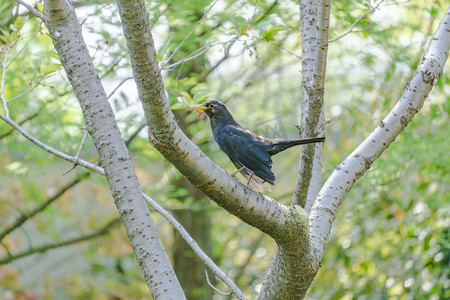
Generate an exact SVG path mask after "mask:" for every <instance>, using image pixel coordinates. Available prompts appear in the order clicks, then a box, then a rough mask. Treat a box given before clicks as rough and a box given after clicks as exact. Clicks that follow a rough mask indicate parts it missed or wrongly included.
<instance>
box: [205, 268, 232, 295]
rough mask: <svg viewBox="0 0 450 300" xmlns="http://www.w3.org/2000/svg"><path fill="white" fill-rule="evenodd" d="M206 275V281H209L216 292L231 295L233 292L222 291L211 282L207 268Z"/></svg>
mask: <svg viewBox="0 0 450 300" xmlns="http://www.w3.org/2000/svg"><path fill="white" fill-rule="evenodd" d="M205 276H206V282H207V283H208V285H209V286H210V287H212V288H213V289H214V290H215V291H216V292H218V293H219V294H222V295H231V292H228V293H225V292H222V291H221V290H219V289H218V288H216V287H215V286H214V285H213V284H212V283H211V281H209V275H208V271H207V270H205Z"/></svg>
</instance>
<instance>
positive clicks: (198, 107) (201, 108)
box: [194, 104, 208, 110]
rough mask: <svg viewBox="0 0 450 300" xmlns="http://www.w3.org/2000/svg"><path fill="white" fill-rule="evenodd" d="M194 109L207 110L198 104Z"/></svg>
mask: <svg viewBox="0 0 450 300" xmlns="http://www.w3.org/2000/svg"><path fill="white" fill-rule="evenodd" d="M194 109H200V110H207V109H208V107H207V106H204V105H201V104H200V105H196V106H194Z"/></svg>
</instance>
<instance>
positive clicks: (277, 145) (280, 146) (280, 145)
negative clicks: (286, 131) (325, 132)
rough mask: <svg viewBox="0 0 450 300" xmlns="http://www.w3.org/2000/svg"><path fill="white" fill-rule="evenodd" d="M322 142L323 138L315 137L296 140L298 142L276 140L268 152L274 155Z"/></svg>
mask: <svg viewBox="0 0 450 300" xmlns="http://www.w3.org/2000/svg"><path fill="white" fill-rule="evenodd" d="M324 141H325V138H324V137H315V138H308V139H298V140H278V141H274V143H273V145H274V147H273V149H272V150H270V151H269V154H270V155H275V154H277V153H278V152H281V151H284V150H286V149H288V148H291V147H293V146H297V145H304V144H311V143H321V142H324Z"/></svg>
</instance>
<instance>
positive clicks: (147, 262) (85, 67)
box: [44, 0, 184, 299]
mask: <svg viewBox="0 0 450 300" xmlns="http://www.w3.org/2000/svg"><path fill="white" fill-rule="evenodd" d="M44 14H45V19H46V25H47V28H48V30H49V34H50V36H51V37H52V40H53V44H54V46H55V49H56V51H57V52H58V54H59V56H60V58H61V62H62V64H63V66H64V68H65V71H66V74H67V77H68V79H69V81H70V83H71V85H72V87H73V89H74V91H75V94H76V96H77V99H78V101H79V103H80V106H81V109H82V111H83V115H84V119H85V120H86V127H87V129H88V131H89V133H90V135H91V137H92V140H93V142H94V145H95V147H96V148H97V151H98V153H99V157H100V162H101V165H102V166H103V168H104V171H105V174H106V178H107V180H108V183H109V187H110V189H111V192H112V196H113V198H114V200H115V204H116V206H117V209H118V211H119V214H120V217H121V220H122V222H123V224H124V227H125V230H126V232H127V236H128V239H129V240H130V243H131V245H132V246H133V250H134V253H135V254H136V259H137V261H138V263H139V266H140V267H141V270H142V272H143V274H144V278H145V280H146V282H147V285H148V286H149V288H150V291H151V293H152V296H153V297H154V298H159V297H166V298H173V299H184V294H183V291H182V289H181V287H180V284H179V282H178V279H177V277H176V275H175V273H174V271H173V268H172V266H171V264H170V260H169V258H168V256H167V253H166V251H165V250H164V247H163V245H162V243H161V240H160V238H159V236H158V232H157V230H156V227H155V226H154V224H153V222H152V219H151V217H150V212H149V210H148V207H147V205H146V204H145V202H144V199H143V195H142V192H141V189H140V186H139V182H138V180H137V177H136V173H135V172H134V166H133V161H132V160H131V158H130V155H129V153H128V150H127V148H126V146H125V144H124V142H123V139H122V136H121V134H120V131H119V129H118V125H117V122H116V120H115V118H114V113H113V110H112V108H111V106H110V105H109V103H108V99H107V97H106V94H105V91H104V89H103V86H102V85H101V81H100V78H99V77H98V74H97V73H96V70H95V67H94V65H93V63H92V60H91V58H90V56H89V52H88V50H87V47H86V45H85V43H84V40H83V37H82V34H81V26H80V24H79V23H78V20H77V17H76V14H75V11H74V9H73V7H72V6H71V5H70V4H69V3H68V2H67V1H65V0H47V1H45V5H44ZM154 276H158V280H154V279H153V277H154Z"/></svg>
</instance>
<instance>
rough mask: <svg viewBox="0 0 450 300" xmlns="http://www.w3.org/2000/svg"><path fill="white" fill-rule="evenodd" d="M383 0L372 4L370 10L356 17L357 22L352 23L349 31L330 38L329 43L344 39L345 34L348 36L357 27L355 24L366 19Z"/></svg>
mask: <svg viewBox="0 0 450 300" xmlns="http://www.w3.org/2000/svg"><path fill="white" fill-rule="evenodd" d="M383 2H384V0H379V1H378V2H376V3H375V4H374V6H372V8H371V9H370V10H368V11H366V12H365V13H364V14H363V15H362V16H361V17H359V18H358V19H356V21H355V22H353V24H352V26H350V29H349V30H347V31H346V32H345V33H343V34H342V35H340V36H337V37H335V38H334V39H331V40H329V41H328V43H332V42H335V41H337V40H339V39H342V38H343V37H344V36H346V35H347V34H349V33H351V32H353V28H355V26H356V25H358V23H359V22H360V21H361V20H362V19H364V18H365V17H366V16H367V15H370V14H371V13H373V12H374V11H375V10H376V9H377V8H378V7H379V6H380V4H381V3H383Z"/></svg>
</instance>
